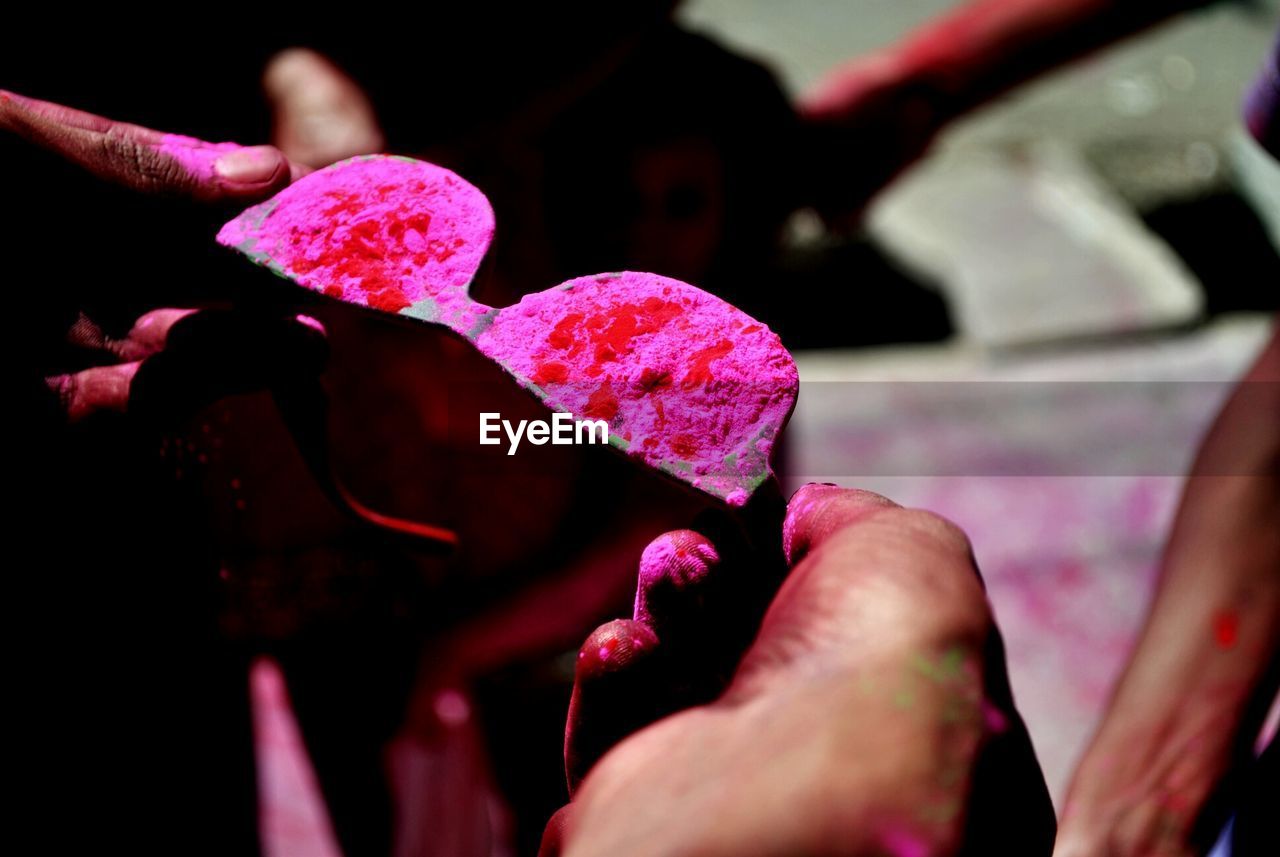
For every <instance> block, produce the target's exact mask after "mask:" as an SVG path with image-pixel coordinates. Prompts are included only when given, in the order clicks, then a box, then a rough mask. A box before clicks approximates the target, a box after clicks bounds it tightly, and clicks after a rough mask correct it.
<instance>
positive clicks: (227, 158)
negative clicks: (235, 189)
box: [213, 146, 280, 184]
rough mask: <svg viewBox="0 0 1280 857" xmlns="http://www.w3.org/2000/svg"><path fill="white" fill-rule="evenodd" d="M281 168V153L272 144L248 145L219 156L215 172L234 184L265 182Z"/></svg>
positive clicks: (215, 163)
mask: <svg viewBox="0 0 1280 857" xmlns="http://www.w3.org/2000/svg"><path fill="white" fill-rule="evenodd" d="M279 170H280V153H279V152H278V151H277V150H276V149H274V148H272V147H271V146H246V147H245V148H243V149H236V150H235V151H233V152H227V153H226V154H223V155H220V156H218V159H217V160H216V161H214V162H213V172H214V174H215V175H216V176H217V177H218V178H219V179H221V180H222V181H224V182H230V183H232V184H265V183H266V182H269V181H271V180H272V179H273V178H274V177H275V175H276V173H277V172H279Z"/></svg>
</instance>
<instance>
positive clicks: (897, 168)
mask: <svg viewBox="0 0 1280 857" xmlns="http://www.w3.org/2000/svg"><path fill="white" fill-rule="evenodd" d="M796 106H797V109H798V111H799V114H800V117H801V119H802V120H803V121H804V123H805V125H806V126H807V134H808V137H809V146H810V151H811V153H812V155H813V158H812V164H813V169H814V177H813V179H812V181H811V182H810V186H811V188H812V196H813V203H814V205H815V206H816V207H817V208H818V210H819V212H820V213H822V215H823V216H824V217H825V218H826V219H827V221H828V222H829V223H831V224H833V225H835V226H841V225H847V222H848V221H849V220H850V219H852V218H854V217H856V216H857V215H859V214H860V213H861V211H862V209H863V207H864V206H865V205H866V203H867V202H868V201H869V200H870V198H871V197H872V196H874V195H875V194H876V193H877V192H878V191H880V190H881V189H882V188H884V187H885V185H887V184H888V183H889V182H890V181H892V180H893V179H894V178H895V177H896V176H897V175H898V174H899V173H900V172H901V171H902V170H904V169H905V168H906V167H908V166H910V165H911V164H912V163H914V162H915V161H916V160H917V159H918V158H919V157H920V156H921V155H923V154H924V152H925V150H926V149H927V148H928V146H929V143H930V142H931V141H932V140H933V137H934V135H935V134H936V133H937V131H938V130H939V129H940V128H941V127H942V124H943V121H944V118H945V117H944V114H943V100H942V93H941V91H940V90H939V89H937V88H936V87H934V86H933V85H931V84H930V83H929V82H928V81H927V80H926V78H925V77H924V76H922V75H920V74H918V73H917V66H916V65H915V64H914V63H912V62H909V61H908V60H907V59H906V58H905V57H904V56H903V54H902V53H901V52H900V51H898V50H896V49H893V48H889V49H884V50H881V51H877V52H875V53H871V54H866V55H864V56H860V57H857V58H855V59H853V60H850V61H849V62H846V63H844V64H842V65H839V66H837V67H836V68H835V69H833V70H832V71H830V72H828V73H827V74H826V75H824V76H823V78H822V79H821V80H820V81H819V82H818V84H817V85H816V86H814V87H813V88H812V89H810V90H809V91H807V92H806V93H804V94H802V95H801V97H800V99H799V101H798V103H797V105H796Z"/></svg>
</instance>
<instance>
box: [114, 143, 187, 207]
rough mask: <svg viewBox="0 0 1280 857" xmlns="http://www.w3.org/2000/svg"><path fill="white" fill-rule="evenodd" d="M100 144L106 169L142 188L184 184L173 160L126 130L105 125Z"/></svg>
mask: <svg viewBox="0 0 1280 857" xmlns="http://www.w3.org/2000/svg"><path fill="white" fill-rule="evenodd" d="M101 146H102V154H103V155H104V157H105V159H106V162H107V164H108V165H109V167H110V169H112V170H113V171H114V172H115V173H117V174H118V175H120V176H121V177H123V178H126V179H128V180H131V181H132V182H134V183H135V184H137V185H138V186H139V187H140V188H141V189H143V190H146V191H149V192H161V191H166V190H171V189H175V188H177V187H180V186H182V185H184V184H187V182H186V181H185V180H184V179H185V176H184V175H183V172H182V170H181V169H180V168H179V166H178V165H177V163H175V162H173V161H172V159H170V158H164V157H161V156H160V155H159V153H158V152H157V151H156V149H155V148H153V147H152V146H149V145H147V144H146V143H144V142H142V141H140V140H138V139H137V138H136V137H134V136H133V135H131V134H130V133H129V132H128V131H127V130H124V129H121V128H118V127H113V128H110V129H108V130H107V131H106V132H105V133H103V135H102V137H101Z"/></svg>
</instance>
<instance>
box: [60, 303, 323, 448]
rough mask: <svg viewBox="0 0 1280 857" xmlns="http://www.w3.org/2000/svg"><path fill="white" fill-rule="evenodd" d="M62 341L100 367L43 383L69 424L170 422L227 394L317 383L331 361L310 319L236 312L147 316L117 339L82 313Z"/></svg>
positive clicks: (168, 311)
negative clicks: (121, 419) (301, 380)
mask: <svg viewBox="0 0 1280 857" xmlns="http://www.w3.org/2000/svg"><path fill="white" fill-rule="evenodd" d="M67 339H68V341H69V342H70V343H71V344H73V345H75V346H78V347H79V348H81V349H83V350H84V351H85V352H86V353H89V354H92V355H95V362H101V363H104V364H105V365H98V366H91V367H90V368H87V369H83V370H80V371H78V372H70V373H67V374H63V375H56V376H53V377H50V378H47V379H46V382H47V384H48V386H49V388H50V389H51V390H52V391H53V392H54V393H55V394H56V395H57V396H58V400H59V403H60V405H61V408H62V412H63V413H64V414H65V415H66V418H67V420H68V422H72V423H75V422H80V421H82V420H85V419H87V418H88V417H91V416H93V415H95V414H100V413H122V414H123V413H130V414H135V415H142V416H144V417H145V418H146V419H148V420H151V421H153V422H154V421H161V422H167V423H172V422H174V421H177V420H181V419H183V418H185V417H187V416H190V415H191V413H193V412H194V411H195V410H196V409H198V408H199V407H201V406H203V405H205V404H209V403H211V402H213V401H214V400H216V399H218V398H221V397H223V396H226V395H229V394H231V393H238V392H248V391H252V390H258V389H268V388H270V387H272V386H274V385H277V384H279V383H281V382H282V381H283V382H287V381H288V380H289V379H296V378H298V377H314V376H315V375H318V374H319V372H320V371H321V370H322V369H323V368H324V364H325V362H326V360H327V357H328V346H327V343H326V342H325V334H324V329H323V328H322V327H321V326H320V325H319V323H318V322H316V321H314V320H313V319H310V318H308V317H306V316H296V317H294V318H290V319H284V318H268V317H262V316H257V315H252V314H249V313H244V312H237V311H234V310H200V311H196V310H190V309H173V308H166V309H157V310H152V311H151V312H148V313H145V314H144V315H142V316H140V317H139V318H138V319H137V321H135V322H134V324H133V327H132V328H131V329H130V330H129V332H128V333H127V334H126V335H125V336H124V337H122V338H114V337H111V336H109V335H108V334H106V333H105V332H104V331H103V330H102V329H101V328H99V327H98V326H97V325H96V324H94V323H93V322H92V321H91V320H89V319H88V318H87V317H85V316H83V315H82V316H81V317H80V318H79V319H78V320H77V321H76V323H75V325H73V326H72V328H71V330H70V331H68V334H67Z"/></svg>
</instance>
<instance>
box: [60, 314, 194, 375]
mask: <svg viewBox="0 0 1280 857" xmlns="http://www.w3.org/2000/svg"><path fill="white" fill-rule="evenodd" d="M193 312H195V310H193V309H157V310H152V311H151V312H148V313H146V314H144V315H142V316H139V317H138V320H137V321H136V322H134V324H133V327H132V329H130V331H129V332H128V333H127V334H126V335H125V336H124V338H122V339H117V338H115V337H113V336H111V335H110V334H108V333H107V332H106V331H104V330H103V329H102V328H101V327H99V326H98V324H97V323H96V322H94V321H93V320H92V319H91V318H89V317H88V316H87V315H85V314H84V313H80V315H79V317H78V318H77V319H76V321H75V323H74V324H72V325H71V329H70V330H68V331H67V337H66V338H67V342H68V343H69V344H71V345H74V346H75V347H77V348H82V349H85V350H86V351H96V352H101V353H102V354H103V355H105V356H106V357H108V358H110V359H111V360H113V361H123V362H136V361H139V360H145V359H146V358H148V357H150V356H151V355H153V354H157V353H159V352H160V351H162V350H163V349H164V346H165V340H166V339H167V338H168V335H169V328H171V327H173V325H174V324H175V323H176V322H178V321H179V320H181V319H183V318H186V317H187V316H189V315H191V314H192V313H193Z"/></svg>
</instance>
